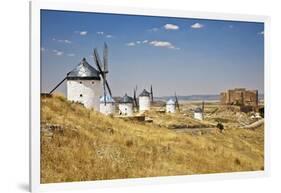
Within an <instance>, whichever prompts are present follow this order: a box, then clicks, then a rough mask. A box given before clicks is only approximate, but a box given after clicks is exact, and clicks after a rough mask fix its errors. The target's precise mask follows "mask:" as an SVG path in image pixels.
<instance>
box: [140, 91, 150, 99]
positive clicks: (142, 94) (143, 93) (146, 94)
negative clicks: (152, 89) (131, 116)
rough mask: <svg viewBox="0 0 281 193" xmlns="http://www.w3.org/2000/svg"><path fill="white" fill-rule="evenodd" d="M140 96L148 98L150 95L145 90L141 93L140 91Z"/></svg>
mask: <svg viewBox="0 0 281 193" xmlns="http://www.w3.org/2000/svg"><path fill="white" fill-rule="evenodd" d="M140 96H148V97H149V96H150V93H149V92H148V91H147V90H145V89H143V91H142V93H141V94H140Z"/></svg>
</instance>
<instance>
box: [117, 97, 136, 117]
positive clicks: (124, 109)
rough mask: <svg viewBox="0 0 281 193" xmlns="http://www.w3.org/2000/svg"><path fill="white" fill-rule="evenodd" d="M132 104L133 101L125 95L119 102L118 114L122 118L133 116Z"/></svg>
mask: <svg viewBox="0 0 281 193" xmlns="http://www.w3.org/2000/svg"><path fill="white" fill-rule="evenodd" d="M133 103H134V99H133V98H132V97H129V96H128V95H127V94H125V96H124V97H122V99H121V101H120V102H119V114H120V115H122V116H132V115H133Z"/></svg>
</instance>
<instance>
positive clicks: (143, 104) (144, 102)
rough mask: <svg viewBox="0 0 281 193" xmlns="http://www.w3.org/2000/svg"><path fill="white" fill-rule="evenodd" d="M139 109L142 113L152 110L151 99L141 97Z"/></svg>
mask: <svg viewBox="0 0 281 193" xmlns="http://www.w3.org/2000/svg"><path fill="white" fill-rule="evenodd" d="M139 109H140V111H147V110H150V97H148V96H140V97H139Z"/></svg>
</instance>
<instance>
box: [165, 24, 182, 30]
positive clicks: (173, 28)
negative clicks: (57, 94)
mask: <svg viewBox="0 0 281 193" xmlns="http://www.w3.org/2000/svg"><path fill="white" fill-rule="evenodd" d="M164 28H165V30H178V29H179V26H177V25H174V24H170V23H167V24H165V25H164Z"/></svg>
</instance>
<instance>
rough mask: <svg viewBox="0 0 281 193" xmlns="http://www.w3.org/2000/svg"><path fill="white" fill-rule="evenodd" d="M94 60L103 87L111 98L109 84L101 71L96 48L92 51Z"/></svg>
mask: <svg viewBox="0 0 281 193" xmlns="http://www.w3.org/2000/svg"><path fill="white" fill-rule="evenodd" d="M94 59H95V63H96V65H97V67H98V70H99V72H100V73H101V76H102V79H103V80H104V84H105V86H106V88H107V90H108V92H109V95H110V96H111V97H112V93H111V89H110V87H109V84H108V82H107V80H106V76H105V73H104V72H103V70H102V68H101V61H100V58H99V54H98V50H97V49H96V48H95V49H94Z"/></svg>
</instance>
